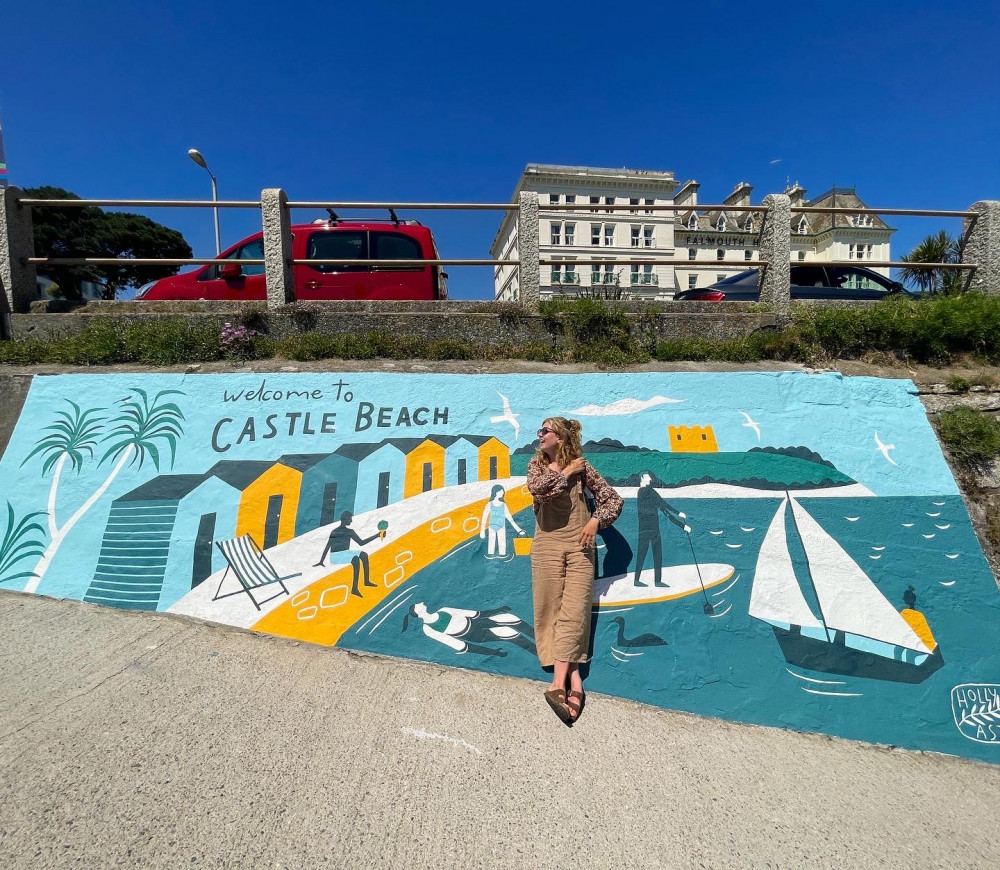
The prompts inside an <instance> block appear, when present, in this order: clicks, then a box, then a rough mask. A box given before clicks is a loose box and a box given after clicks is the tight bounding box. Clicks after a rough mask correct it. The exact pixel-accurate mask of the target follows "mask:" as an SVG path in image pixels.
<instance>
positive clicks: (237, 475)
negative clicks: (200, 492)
mask: <svg viewBox="0 0 1000 870" xmlns="http://www.w3.org/2000/svg"><path fill="white" fill-rule="evenodd" d="M274 464H275V463H274V461H267V460H240V459H223V460H221V461H219V462H216V463H215V465H213V466H212V467H211V468H210V469H209V470H208V474H210V475H212V476H214V477H218V478H219V479H220V480H224V481H225V482H226V483H228V484H229V485H230V486H231V487H233V488H234V489H237V490H239V491H240V493H241V495H240V507H239V511H238V513H237V515H236V534H237V535H252V536H253V539H254V540H255V541H256V542H257V544H258V545H259V546H261V547H264V548H265V549H266V545H265V543H264V541H265V538H272V539H273V540H274V542H275V543H277V529H278V526H279V523H280V520H281V507H282V500H281V499H275V500H273V501H272V500H271V499H270V498H269V495H270V493H269V492H268V490H267V487H260V486H254V484H255V483H256V481H257V480H258V479H259V478H260V477H261V476H262V475H264V474H265V473H267V471H269V470H270V469H271V467H272V466H273V465H274ZM293 522H294V518H293ZM220 537H221V536H220ZM270 546H274V544H271V545H270Z"/></svg>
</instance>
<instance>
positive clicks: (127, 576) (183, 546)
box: [84, 474, 241, 610]
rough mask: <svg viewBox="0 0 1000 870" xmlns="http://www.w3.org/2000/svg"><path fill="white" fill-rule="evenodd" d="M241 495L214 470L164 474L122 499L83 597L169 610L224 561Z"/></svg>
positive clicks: (117, 501) (134, 607) (116, 502)
mask: <svg viewBox="0 0 1000 870" xmlns="http://www.w3.org/2000/svg"><path fill="white" fill-rule="evenodd" d="M240 497H241V493H240V491H239V490H238V489H236V488H234V487H232V486H230V485H229V484H228V483H226V482H225V481H224V480H221V479H220V478H218V477H214V476H212V475H208V474H164V475H160V476H159V477H155V478H153V479H152V480H150V481H148V482H147V483H144V484H143V485H142V486H139V487H137V488H136V489H133V490H132V491H131V492H128V493H126V494H125V495H122V496H120V497H119V498H117V499H115V500H114V502H112V504H111V512H110V515H109V516H108V523H107V526H106V528H105V532H104V538H103V539H102V541H101V554H100V557H99V558H98V562H97V568H96V570H95V572H94V578H93V580H91V583H90V587H89V588H88V590H87V593H86V594H85V595H84V601H90V602H92V603H94V604H105V605H109V606H111V607H121V608H125V609H128V610H165V609H166V608H168V607H169V606H170V605H171V604H173V603H174V602H175V601H177V600H178V599H179V598H181V597H182V596H183V595H184V594H185V593H187V592H188V591H190V590H191V589H192V588H194V587H195V586H197V585H198V584H199V583H201V581H202V580H204V579H205V578H206V577H208V576H209V575H210V574H211V573H212V572H213V571H216V570H218V569H220V568H222V567H223V565H224V564H225V560H224V559H223V558H222V555H221V553H219V552H218V551H217V549H216V548H215V547H214V546H213V543H214V541H215V540H216V539H218V538H230V537H232V536H233V533H234V531H235V528H236V516H237V512H238V510H239V504H240Z"/></svg>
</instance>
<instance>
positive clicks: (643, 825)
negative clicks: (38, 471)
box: [0, 593, 1000, 870]
mask: <svg viewBox="0 0 1000 870" xmlns="http://www.w3.org/2000/svg"><path fill="white" fill-rule="evenodd" d="M0 625H2V626H3V630H2V631H0V671H2V673H3V679H2V680H0V735H2V737H0V806H2V807H3V808H4V809H3V812H2V813H0V867H3V868H5V870H21V868H32V870H38V868H50V867H58V868H62V867H86V868H106V867H119V866H120V867H125V866H128V867H146V868H177V867H181V866H184V867H202V866H212V867H240V868H255V867H268V868H272V867H273V868H306V867H343V868H358V867H391V868H395V867H403V866H406V867H408V868H423V867H427V868H432V867H433V868H440V867H504V868H522V867H523V868H538V867H555V866H559V865H564V866H570V867H602V868H603V867H670V868H673V867H677V868H687V867H710V868H746V867H789V868H798V867H809V868H828V867H829V868H855V867H873V868H874V867H878V868H906V870H912V868H913V867H915V866H919V867H921V868H944V867H961V868H994V867H996V866H998V865H1000V823H998V821H997V815H996V795H997V794H998V793H1000V767H998V766H989V765H983V764H977V763H974V762H969V761H963V760H959V759H956V758H951V757H945V756H937V755H924V754H920V753H911V752H903V751H893V750H889V749H884V748H877V747H873V746H869V745H863V744H857V743H851V742H847V741H842V740H835V739H829V738H826V737H818V736H812V735H801V734H796V733H792V732H786V731H780V730H777V729H767V728H758V727H749V726H741V725H736V724H732V723H728V722H724V721H720V720H709V719H702V718H698V717H695V716H689V715H682V714H676V713H670V712H667V711H664V710H659V709H656V708H653V707H645V706H641V705H638V704H634V703H631V702H628V701H622V700H616V699H611V698H605V697H599V696H596V695H595V696H593V697H591V698H590V699H589V703H588V707H587V710H586V712H585V713H584V718H583V719H582V721H581V722H580V723H579V724H578V725H577V726H576V727H575V728H573V729H572V730H570V729H566V728H564V727H563V726H562V725H561V724H560V723H559V722H558V721H557V720H556V719H555V717H554V716H553V715H552V713H551V712H550V711H549V709H548V708H547V707H546V706H545V704H544V703H543V702H542V698H541V691H542V684H540V683H535V682H531V681H528V680H520V679H512V678H501V677H495V676H490V675H488V674H484V673H477V672H469V671H462V670H457V669H453V668H439V667H435V666H431V665H421V664H417V663H413V662H407V661H399V660H393V659H385V658H378V657H370V656H359V655H357V654H353V653H348V652H345V651H343V650H338V649H332V650H331V649H323V648H320V647H315V646H309V645H300V644H298V643H295V642H293V641H288V640H282V639H278V638H274V637H264V636H257V635H254V634H251V633H248V632H243V631H239V630H236V629H230V628H224V627H219V626H212V625H207V624H204V623H200V622H195V621H193V620H189V619H187V618H183V617H176V616H168V615H162V614H148V613H142V614H138V613H131V612H127V611H116V610H111V609H102V608H98V607H94V606H91V605H87V604H82V603H79V602H71V601H58V600H52V599H46V598H41V597H36V596H25V595H15V594H8V593H0Z"/></svg>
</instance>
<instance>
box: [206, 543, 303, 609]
mask: <svg viewBox="0 0 1000 870" xmlns="http://www.w3.org/2000/svg"><path fill="white" fill-rule="evenodd" d="M215 545H216V546H217V547H218V548H219V549H220V550H221V551H222V555H223V556H225V557H226V562H227V563H228V564H227V566H226V571H225V573H224V574H223V575H222V579H221V580H220V581H219V588H218V589H217V590H216V591H215V597H214V598H213V599H212V600H213V601H219V600H220V599H222V598H229V597H230V596H231V595H240V594H242V593H244V592H246V594H247V595H248V596H250V600H251V601H252V602H253V606H254V607H256V608H257V609H258V610H260V605H261V604H267V602H268V601H270V600H271V599H273V598H277V597H278V596H279V595H281V592H284V593H285V595H289V594H290V593H289V591H288V589H286V588H285V580H291V579H292V577H301V576H302V572H301V571H300V572H298V573H296V574H287V575H285V576H284V577H279V576H278V572H277V571H275V570H274V566H273V565H272V564H271V563H270V562H268V561H267V556H265V555H264V553H263V552H262V551H261V549H260V547H258V546H257V542H256V541H255V540H254V539H253V538H252V537H251V536H250V535H240V536H239V537H238V538H232V539H231V540H228V541H216V542H215ZM230 570H232V572H233V574H235V575H236V579H237V580H239V581H240V586H241V587H242V588H241V589H237V590H236V591H235V592H227V593H226V594H225V595H220V594H219V593H220V592H221V591H222V584H223V583H224V582H225V581H226V576H227V575H228V574H229V571H230ZM275 583H277V584H278V585H279V586H281V592H275V593H274V595H272V596H271V597H270V598H265V599H264V600H263V601H261V602H258V601H257V599H256V598H254V594H253V590H254V589H263V588H264V587H265V586H272V585H273V584H275Z"/></svg>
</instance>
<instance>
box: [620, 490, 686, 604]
mask: <svg viewBox="0 0 1000 870" xmlns="http://www.w3.org/2000/svg"><path fill="white" fill-rule="evenodd" d="M635 504H636V510H637V511H638V513H639V542H638V544H636V548H635V580H634V581H633V584H634V585H635V586H648V585H649V584H647V583H643V582H642V580H640V579H639V578H640V576H641V575H642V563H643V562H645V561H646V551H647V550H648V549H649V548H650V547H652V548H653V569H654V571H655V578H656V579H655V580H654V581H653V585H654V586H669V585H670V584H669V583H664V582H663V544H662V542H661V538H660V514H663V516H665V517H666V518H667V519H668V520H670V522H672V523H673V524H674V525H675V526H677V527H678V528H681V529H683V530H684V531H685V532H688V533H690V532H691V527H690V526H689V525H687V524H686V523H685V522H684V520H685V519H687V514H685V513H684V512H683V511H679V510H677V508H675V507H674V506H673V505H671V504H669V503H668V502H666V501H664V500H663V498H662V497H661V496H660V494H659V493H658V492H657V491H656V490H655V489H653V475H652V474H651V473H650V472H648V471H644V472H643V473H642V476H641V477H640V478H639V489H638V490H636V494H635Z"/></svg>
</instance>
